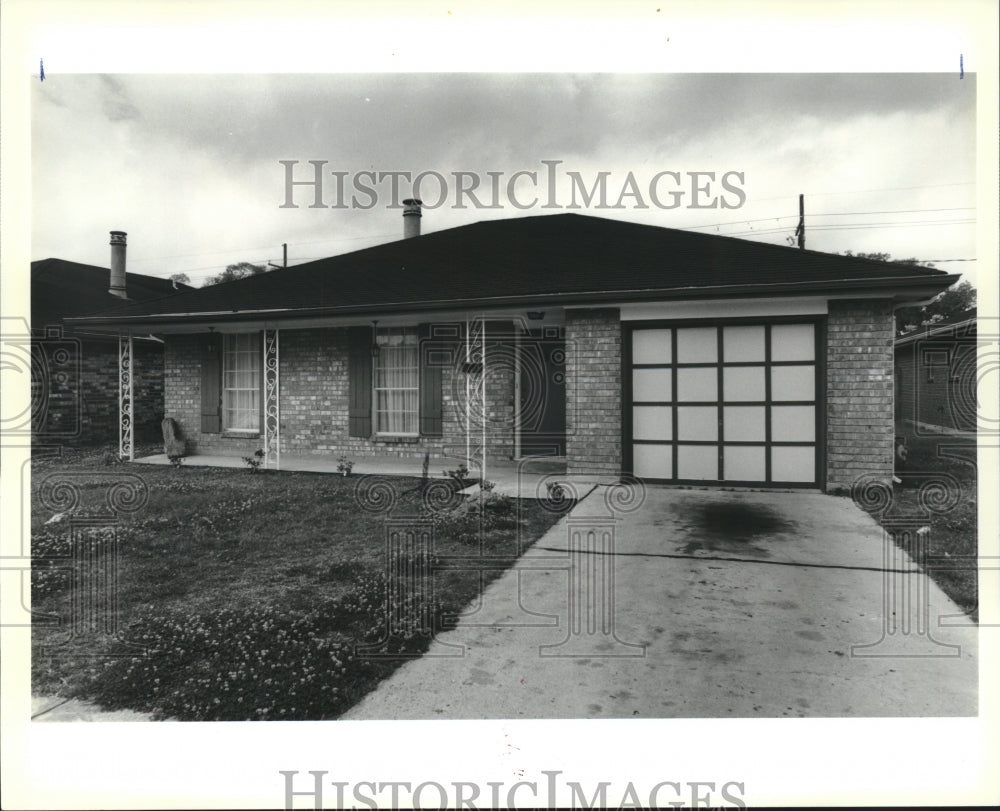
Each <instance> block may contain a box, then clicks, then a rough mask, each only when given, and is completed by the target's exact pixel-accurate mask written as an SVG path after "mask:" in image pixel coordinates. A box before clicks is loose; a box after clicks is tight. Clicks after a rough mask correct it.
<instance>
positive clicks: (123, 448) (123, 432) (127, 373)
mask: <svg viewBox="0 0 1000 811" xmlns="http://www.w3.org/2000/svg"><path fill="white" fill-rule="evenodd" d="M133 416H134V415H133V400H132V333H131V332H129V333H128V334H127V335H121V334H119V336H118V457H119V458H120V459H128V460H129V461H130V462H131V461H132V460H133V459H134V458H135V446H134V442H133V436H132V427H133V424H134V419H133Z"/></svg>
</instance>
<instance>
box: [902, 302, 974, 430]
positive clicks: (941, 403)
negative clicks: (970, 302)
mask: <svg viewBox="0 0 1000 811" xmlns="http://www.w3.org/2000/svg"><path fill="white" fill-rule="evenodd" d="M895 346H896V363H895V378H896V423H897V432H898V433H899V434H901V435H914V434H918V435H919V434H927V433H971V434H974V433H975V431H976V424H977V423H976V407H977V392H976V389H977V386H978V384H979V375H978V370H977V337H976V312H975V310H972V311H971V312H969V313H966V314H964V315H962V316H960V317H959V318H957V319H953V320H951V321H950V322H947V323H944V322H940V323H936V324H929V325H927V326H924V327H921V328H920V329H918V330H915V331H913V332H910V333H907V334H906V335H902V336H900V337H898V338H897V339H896V343H895Z"/></svg>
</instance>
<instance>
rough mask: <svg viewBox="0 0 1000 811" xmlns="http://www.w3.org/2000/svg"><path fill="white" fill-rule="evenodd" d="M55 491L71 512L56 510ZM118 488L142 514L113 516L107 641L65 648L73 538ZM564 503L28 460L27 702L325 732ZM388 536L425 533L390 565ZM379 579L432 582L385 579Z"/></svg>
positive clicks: (100, 637) (390, 485)
mask: <svg viewBox="0 0 1000 811" xmlns="http://www.w3.org/2000/svg"><path fill="white" fill-rule="evenodd" d="M134 477H138V478H134ZM63 479H65V480H68V481H70V482H72V483H73V487H74V488H75V490H76V492H78V493H79V494H80V502H79V503H78V504H76V505H75V506H73V505H71V504H70V502H69V501H66V502H65V503H66V505H67V506H66V508H65V509H59V507H60V505H62V504H63V503H64V502H63V501H60V498H65V494H66V492H68V491H66V490H65V489H63V490H59V489H58V488H56V487H54V485H55V483H56V482H57V481H59V480H63ZM128 482H132V483H138V484H139V485H140V492H139V494H138V495H139V499H140V500H141V499H142V498H143V497H144V496H143V491H144V492H145V497H147V500H146V502H145V504H144V505H143V506H141V507H140V508H139V509H137V510H135V511H133V512H127V511H119V512H118V513H117V524H116V525H115V526H116V530H117V541H118V549H119V554H118V561H117V566H116V567H112V568H115V569H116V570H117V588H116V589H115V592H116V594H117V608H116V610H111V609H108V611H110V614H109V616H110V619H111V620H112V621H113V623H114V624H116V625H117V628H118V639H117V640H115V639H114V638H113V637H112V636H110V635H109V634H107V633H96V634H95V633H83V634H77V635H76V636H73V635H71V634H70V633H69V631H70V629H71V627H72V626H73V623H72V622H71V620H70V618H71V617H72V616H73V615H72V611H73V610H74V604H73V597H74V594H76V596H78V597H79V596H81V595H82V596H83V597H84V598H86V594H83V592H84V591H85V590H83V589H80V588H77V589H73V588H71V579H70V573H69V571H68V569H67V566H68V563H67V557H66V556H68V555H69V553H70V525H71V523H74V524H77V523H79V522H80V521H81V520H88V519H90V518H100V517H101V516H105V517H107V516H111V515H113V514H112V513H111V512H110V507H109V496H108V493H109V491H114V492H115V495H114V496H112V497H111V502H114V503H115V505H116V506H118V507H119V508H120V509H121V510H129V509H133V508H134V506H135V504H134V503H130V502H129V501H128V493H127V491H124V490H123V489H122V488H121V485H122V484H123V483H128ZM116 485H118V486H119V487H118V490H115V486H116ZM60 494H62V495H60ZM116 498H117V499H118V500H117V501H115V499H116ZM54 505H55V506H54ZM390 506H391V511H387V508H389V507H390ZM569 506H570V504H569V503H568V502H563V503H541V502H537V501H523V500H522V501H517V500H513V499H508V498H506V497H502V496H496V495H492V494H489V495H487V496H486V497H485V498H484V499H483V500H480V499H479V498H478V497H477V498H474V499H472V500H471V501H470V500H466V499H465V498H463V497H461V496H457V495H454V494H453V493H452V492H451V490H450V489H448V488H447V486H446V483H445V482H444V481H436V482H435V481H434V480H431V484H430V486H429V487H424V486H422V482H421V481H420V480H419V479H406V478H386V477H378V478H377V479H376V478H375V477H362V476H349V477H341V476H334V475H323V474H312V473H293V472H282V473H275V472H272V471H261V472H259V473H256V474H251V473H250V471H249V469H247V470H233V469H213V468H201V467H194V466H190V465H186V466H185V465H182V466H180V467H176V468H174V467H166V466H164V467H157V466H150V465H119V464H114V463H113V456H111V455H107V454H105V453H103V452H101V451H69V452H67V453H66V454H65V455H64V457H63V458H62V459H60V460H52V459H45V458H39V459H36V460H34V461H33V465H32V557H33V559H34V566H33V573H32V603H33V605H32V608H33V611H34V612H35V613H36V624H35V627H34V629H33V632H32V651H33V655H32V686H33V690H34V692H35V693H36V694H61V695H67V696H76V697H80V698H85V699H89V700H92V701H96V702H97V703H99V704H100V705H101V706H104V707H106V708H109V709H111V708H115V709H117V708H128V709H133V710H138V711H144V712H152V713H154V714H155V715H156V716H158V717H172V718H177V719H181V720H246V719H259V720H275V719H280V720H290V719H299V720H307V719H308V720H319V719H329V718H336V717H338V716H339V715H340V714H342V713H343V712H344V711H345V710H347V709H348V708H349V707H350V706H352V705H353V704H354V703H356V702H357V701H358V700H359V699H360V698H361V697H362V696H363V695H365V694H366V693H368V692H370V691H371V690H372V689H374V687H375V686H376V685H377V684H378V683H379V682H380V681H381V680H382V679H384V678H386V677H387V676H388V675H389V674H390V673H391V672H392V671H393V670H395V668H397V667H398V666H399V665H400V664H401V663H402V662H403V661H405V658H403V656H400V654H404V655H415V654H419V653H420V652H421V651H423V650H425V649H426V647H427V646H428V644H429V642H430V639H431V636H432V635H431V633H430V629H431V628H434V629H437V630H441V629H444V628H447V627H450V626H451V625H453V624H454V622H455V615H456V614H458V613H460V612H462V611H463V610H467V608H468V606H469V605H470V603H474V602H475V601H476V600H477V599H478V597H479V595H480V593H481V591H482V589H483V587H484V586H485V585H486V584H487V583H489V582H490V581H492V580H493V579H495V578H496V577H498V576H499V575H500V574H501V573H502V572H503V571H504V570H505V569H506V568H509V566H510V565H511V564H512V563H513V562H514V560H516V557H517V555H518V554H519V552H520V551H522V550H523V549H524V548H525V547H527V546H529V545H530V544H531V543H533V542H534V541H535V540H537V539H538V538H539V537H541V535H542V534H544V532H545V531H546V530H547V529H548V528H549V527H550V526H552V524H554V523H555V522H556V521H557V520H558V519H559V518H560V517H561V516H562V515H564V514H565V511H566V510H567V509H568V507H569ZM387 521H391V526H392V527H393V528H395V529H401V530H403V532H404V537H406V532H407V528H409V530H410V531H412V530H417V531H418V532H419V531H428V530H429V528H430V527H431V526H433V537H434V542H433V547H432V548H431V549H430V550H429V551H425V550H423V549H422V548H421V547H419V546H412V545H411V546H408V547H406V549H405V550H404V552H403V553H402V554H401V555H392V556H391V557H392V559H391V560H387V548H386V527H387ZM86 532H87V537H88V538H94V537H98V536H99V535H100V533H101V532H102V530H101V529H100V528H94V527H91V528H89V529H88V530H86ZM105 532H106V535H105V537H106V538H110V537H111V531H110V530H107V531H105ZM404 546H405V544H404ZM95 548H96V547H95ZM108 548H109V547H107V546H105V547H103V552H102V554H104V555H108V552H107V549H108ZM479 555H482V556H483V557H485V558H487V559H488V565H484V567H483V568H482V569H481V570H479V571H477V570H475V569H470V568H462V569H459V568H455V569H448V568H446V566H447V559H448V558H449V557H463V558H468V557H470V556H479ZM442 564H444V565H442ZM390 567H392V568H390ZM98 569H99V567H98ZM95 571H97V569H95ZM391 572H409V573H411V575H414V573H421V572H423V573H425V574H427V573H429V576H424V577H420V576H415V575H414V576H410V577H408V578H406V579H405V580H404V581H396V580H395V578H393V577H392V576H391V575H390V573H391ZM390 582H404V583H407V584H410V585H409V586H407V588H406V589H402V590H401V589H390V588H389V584H390ZM102 595H103V596H102ZM105 597H106V593H104V592H102V593H101V595H98V599H99V600H104V598H105ZM100 605H101V606H102V610H103V606H104V602H101V603H100ZM76 609H77V610H78V609H79V604H77V605H76ZM46 615H47V616H50V617H59V618H61V620H62V622H61V625H60V626H59V627H55V626H53V625H52V624H46V623H44V622H43V621H42V618H43V617H44V616H46ZM390 616H391V617H393V618H395V619H394V620H393V633H392V634H390V635H388V637H387V634H386V630H387V622H388V618H389V617H390ZM359 645H360V646H362V647H363V650H362V651H360V655H359V651H358V650H356V648H357V646H359ZM94 654H100V655H98V656H95V655H94ZM371 654H379V655H371Z"/></svg>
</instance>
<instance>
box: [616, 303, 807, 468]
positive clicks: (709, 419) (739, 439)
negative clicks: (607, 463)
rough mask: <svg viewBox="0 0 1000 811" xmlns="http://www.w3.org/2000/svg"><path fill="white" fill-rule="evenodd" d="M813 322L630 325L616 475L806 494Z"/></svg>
mask: <svg viewBox="0 0 1000 811" xmlns="http://www.w3.org/2000/svg"><path fill="white" fill-rule="evenodd" d="M817 330H818V324H817V323H816V322H798V321H796V322H781V323H778V322H769V323H755V324H754V323H725V322H722V323H711V324H705V323H701V324H692V323H690V322H684V324H683V325H680V324H658V325H648V326H646V325H642V326H640V325H636V326H633V327H632V329H631V336H628V335H626V347H627V351H630V357H629V358H628V359H627V364H628V366H630V367H631V374H630V375H628V376H627V379H626V381H625V402H626V406H627V407H626V414H625V418H626V436H627V449H626V468H629V467H630V468H631V472H632V473H634V474H635V475H636V476H640V477H642V478H644V479H653V480H660V481H668V482H711V481H716V482H726V483H734V484H761V483H763V484H773V485H797V486H816V485H817V483H818V479H819V472H818V455H817V447H818V443H819V438H820V433H819V420H818V417H819V409H818V407H817V406H818V403H819V392H820V375H819V374H818V372H817V347H818V338H817Z"/></svg>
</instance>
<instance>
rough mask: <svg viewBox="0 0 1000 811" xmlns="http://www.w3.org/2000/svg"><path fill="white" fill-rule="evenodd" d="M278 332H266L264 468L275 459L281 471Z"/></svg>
mask: <svg viewBox="0 0 1000 811" xmlns="http://www.w3.org/2000/svg"><path fill="white" fill-rule="evenodd" d="M278 332H279V330H276V329H271V330H268V329H265V330H264V467H270V466H271V460H272V458H273V459H274V464H275V467H276V468H277V469H278V470H281V419H280V417H281V407H280V404H279V402H278V392H279V386H280V383H281V381H280V379H279V373H278V368H279V366H280V356H279V351H278Z"/></svg>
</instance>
